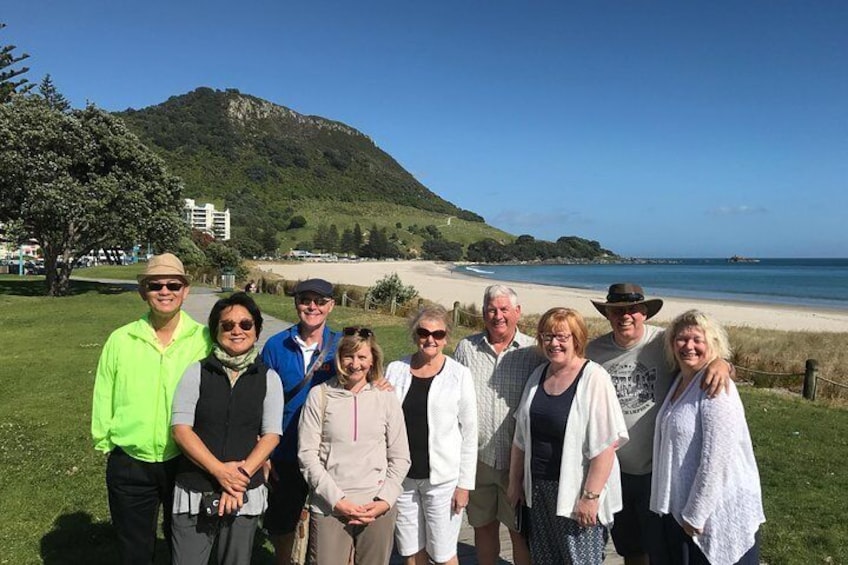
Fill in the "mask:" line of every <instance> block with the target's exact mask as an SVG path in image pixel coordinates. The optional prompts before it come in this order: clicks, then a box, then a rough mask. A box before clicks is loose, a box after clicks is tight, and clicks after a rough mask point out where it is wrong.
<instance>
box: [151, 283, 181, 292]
mask: <svg viewBox="0 0 848 565" xmlns="http://www.w3.org/2000/svg"><path fill="white" fill-rule="evenodd" d="M144 286H145V288H147V290H149V291H151V292H158V291H160V290H162V289H163V288H167V289H168V290H170V291H171V292H177V291H178V290H182V288H183V287H184V286H185V285H184V284H183V283H181V282H167V283H161V282H155V281H150V282H148V283H146V284H145V285H144Z"/></svg>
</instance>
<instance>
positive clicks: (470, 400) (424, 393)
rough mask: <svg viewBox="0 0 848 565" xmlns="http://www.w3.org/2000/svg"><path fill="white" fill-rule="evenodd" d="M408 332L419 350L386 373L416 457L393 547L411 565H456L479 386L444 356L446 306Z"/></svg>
mask: <svg viewBox="0 0 848 565" xmlns="http://www.w3.org/2000/svg"><path fill="white" fill-rule="evenodd" d="M410 329H411V333H412V340H413V343H415V345H416V346H417V348H418V351H416V352H415V353H414V354H413V355H411V356H409V357H405V358H403V359H401V360H400V361H395V362H393V363H390V364H389V366H388V368H387V369H386V379H388V381H389V382H390V383H391V384H392V385H393V386H394V388H395V392H396V394H397V396H398V398H399V399H400V401H401V404H402V407H403V413H404V419H405V420H406V424H407V425H406V429H407V437H408V440H409V447H410V455H411V458H412V466H411V467H410V470H409V473H408V475H407V478H406V479H405V480H404V482H403V493H401V495H400V496H399V497H398V500H397V511H398V515H397V523H396V526H395V541H396V543H397V548H398V552H399V553H400V554H401V556H403V558H404V561H405V564H406V565H424V564H426V563H428V562H429V561H428V559H429V560H432V561H433V562H434V563H447V564H456V563H458V561H457V556H456V548H457V542H458V540H459V529H460V526H461V524H462V512H463V510H464V509H465V507H466V506H467V505H468V491H469V490H472V489H473V488H474V481H475V475H476V472H477V402H476V397H475V395H474V383H473V381H472V377H471V372H470V371H469V370H468V368H466V367H465V366H464V365H462V364H460V363H458V362H457V361H454V360H453V359H451V358H450V357H448V356H446V355H445V354H444V353H443V349H444V347H445V345H446V344H447V340H448V335H449V331H450V324H449V319H448V313H447V311H446V310H445V309H444V308H442V307H441V306H426V307H424V308H423V309H421V310H420V311H419V312H418V313H417V314H416V315H415V317H414V318H413V319H412V321H411V323H410ZM428 556H429V557H428Z"/></svg>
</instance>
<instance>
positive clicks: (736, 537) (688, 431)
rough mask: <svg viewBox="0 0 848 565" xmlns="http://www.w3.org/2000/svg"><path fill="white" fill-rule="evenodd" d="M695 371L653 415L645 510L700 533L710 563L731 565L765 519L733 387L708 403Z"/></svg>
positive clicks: (747, 436) (698, 538)
mask: <svg viewBox="0 0 848 565" xmlns="http://www.w3.org/2000/svg"><path fill="white" fill-rule="evenodd" d="M702 378H703V371H701V372H700V373H698V374H697V375H696V376H695V378H693V379H692V382H690V383H689V385H688V386H687V387H686V390H685V391H684V392H683V394H682V395H681V396H680V397H679V398H678V399H677V400H675V401H674V402H672V401H671V397H672V395H673V394H674V391H675V390H676V389H677V386H678V384H679V383H680V376H679V375H678V377H677V379H676V380H675V381H674V383H673V384H672V386H671V389H670V390H669V392H668V395H667V396H666V399H665V402H664V403H663V405H662V407H661V408H660V411H659V413H658V414H657V425H656V429H655V431H654V472H653V477H652V480H651V510H653V511H654V512H656V513H658V514H671V515H672V516H674V518H675V519H676V520H677V522H678V523H680V524H682V521H683V520H685V521H686V522H688V523H689V524H691V525H692V526H694V527H695V528H699V529H702V530H703V533H702V534H699V535H695V536H694V537H693V540H694V542H695V543H696V544H697V545H698V547H700V548H701V551H703V552H704V554H705V555H706V556H707V559H709V561H710V563H712V564H713V565H723V564H732V563H736V562H737V561H738V560H739V559H740V558H741V557H742V556H743V555H744V554H745V553H746V552H747V551H748V550H749V549H750V548H751V547H753V545H754V535H755V534H756V533H757V530H759V528H760V524H762V523H763V522H765V515H764V514H763V504H762V495H761V493H760V475H759V472H758V471H757V462H756V461H755V460H754V450H753V447H752V445H751V435H750V433H749V432H748V424H747V422H746V421H745V409H744V408H743V406H742V401H741V399H740V398H739V392H738V391H737V390H736V386H735V385H734V384H733V383H732V382H731V386H730V392H729V393H725V392H721V393H719V394H718V395H717V396H716V397H715V398H708V397H707V395H706V393H705V392H704V391H702V390H701V386H700V385H701V379H702Z"/></svg>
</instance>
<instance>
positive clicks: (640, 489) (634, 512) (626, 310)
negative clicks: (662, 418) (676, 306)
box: [586, 283, 733, 565]
mask: <svg viewBox="0 0 848 565" xmlns="http://www.w3.org/2000/svg"><path fill="white" fill-rule="evenodd" d="M592 304H593V305H594V306H595V308H596V309H597V310H598V312H600V313H601V314H602V315H603V316H604V317H605V318H606V319H607V320H608V321H609V323H610V327H611V329H612V331H611V332H610V333H608V334H605V335H602V336H600V337H598V338H596V339H594V340H592V341H591V342H589V344H588V346H587V347H586V356H587V357H588V358H589V359H591V360H592V361H595V362H596V363H599V364H601V365H603V367H604V368H605V369H606V370H607V372H608V373H609V374H610V376H611V377H612V382H613V385H614V386H615V389H616V395H617V396H618V401H619V403H620V404H621V409H622V412H624V420H625V422H626V424H627V429H628V433H629V434H630V441H629V442H628V443H627V444H625V445H624V446H622V448H621V449H619V450H618V452H617V453H616V455H617V456H618V459H619V464H620V466H621V491H622V500H623V503H624V508H623V509H622V510H621V511H620V512H618V513H617V514H616V515H615V522H614V524H613V527H612V539H613V543H614V544H615V549H616V551H617V552H618V553H619V555H622V556H623V557H624V563H625V565H635V564H647V563H648V562H649V560H648V559H649V557H650V562H651V563H663V562H664V561H663V560H662V558H661V556H659V555H656V548H657V543H658V542H657V539H658V538H659V537H660V536H661V530H660V527H661V526H660V522H659V518H658V517H657V515H656V514H653V513H652V512H651V511H650V509H649V507H648V504H649V502H650V497H651V472H652V470H653V441H654V427H655V422H656V416H657V410H659V407H660V406H661V405H662V403H663V401H664V400H665V397H666V395H667V394H668V391H669V388H670V387H671V384H672V382H673V381H674V376H675V375H674V373H673V372H672V370H671V369H670V368H669V366H668V362H667V361H666V358H665V352H664V349H663V347H664V346H663V335H664V332H665V330H663V329H662V328H660V327H657V326H652V325H648V324H646V323H645V322H646V321H647V320H648V319H650V318H653V317H654V316H655V315H656V314H657V312H659V311H660V309H661V308H662V306H663V301H662V300H661V299H659V298H645V293H644V291H643V290H642V287H641V286H639V285H638V284H633V283H616V284H613V285H611V286H610V287H609V290H608V292H607V296H606V300H605V301H600V300H592ZM732 371H733V367H732V366H728V364H727V363H726V362H725V361H723V360H721V359H716V360H715V361H713V362H712V363H711V364H710V365H709V367H708V369H707V374H706V377H705V378H704V384H705V385H706V386H707V388H708V392H709V394H710V395H711V396H715V394H718V392H719V391H720V390H721V389H722V388H724V387H725V385H726V383H727V379H728V378H729V376H730V373H731V372H732Z"/></svg>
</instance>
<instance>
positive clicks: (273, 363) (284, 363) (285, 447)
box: [262, 325, 341, 462]
mask: <svg viewBox="0 0 848 565" xmlns="http://www.w3.org/2000/svg"><path fill="white" fill-rule="evenodd" d="M296 335H298V326H297V325H294V326H292V327H290V328H288V329H287V330H283V331H281V332H280V333H278V334H276V335H273V336H271V337H270V338H269V339H268V341H267V342H266V343H265V347H264V348H263V349H262V360H263V361H264V362H265V365H267V366H268V367H269V368H270V369H274V370H275V371H276V372H277V374H278V375H280V380H281V381H282V383H283V393H284V395H285V406H284V408H283V437H282V438H280V444H279V445H278V446H277V449H276V450H274V454H273V455H272V456H271V457H272V459H275V460H278V461H290V462H296V461H297V424H298V422H299V421H300V410H301V408H303V405H304V404H305V403H306V397H307V396H308V395H309V390H310V389H311V388H312V387H314V386H316V385H319V384H321V383H323V382H325V381H327V380H329V379H330V378H331V377H333V376H335V374H336V363H335V356H336V344H337V343H338V341H339V337H340V336H341V334H340V333H339V332H334V331H332V330H331V329H330V327H329V326H326V325H325V326H324V334H323V336H322V338H321V347H322V348H329V349H328V350H327V354H326V356H325V357H324V360H323V361H322V362H321V366H320V367H316V368H315V371H313V373H312V380H311V381H310V382H309V384H308V385H306V386H304V387H303V388H302V389H300V391H299V392H298V393H297V394H296V395H295V396H294V397H293V398H289V395H290V393H291V391H292V390H294V389H295V388H297V386H298V385H299V384H300V383H301V381H303V377H304V376H306V372H305V371H304V368H303V351H302V350H301V349H300V346H299V345H298V344H297V342H296V341H295V339H294V338H295V336H296ZM322 350H323V349H319V350H316V351H315V353H314V354H313V355H312V361H311V363H310V367H311V366H312V364H314V363H315V361H316V360H317V359H318V356H319V355H320V353H321V351H322Z"/></svg>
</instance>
